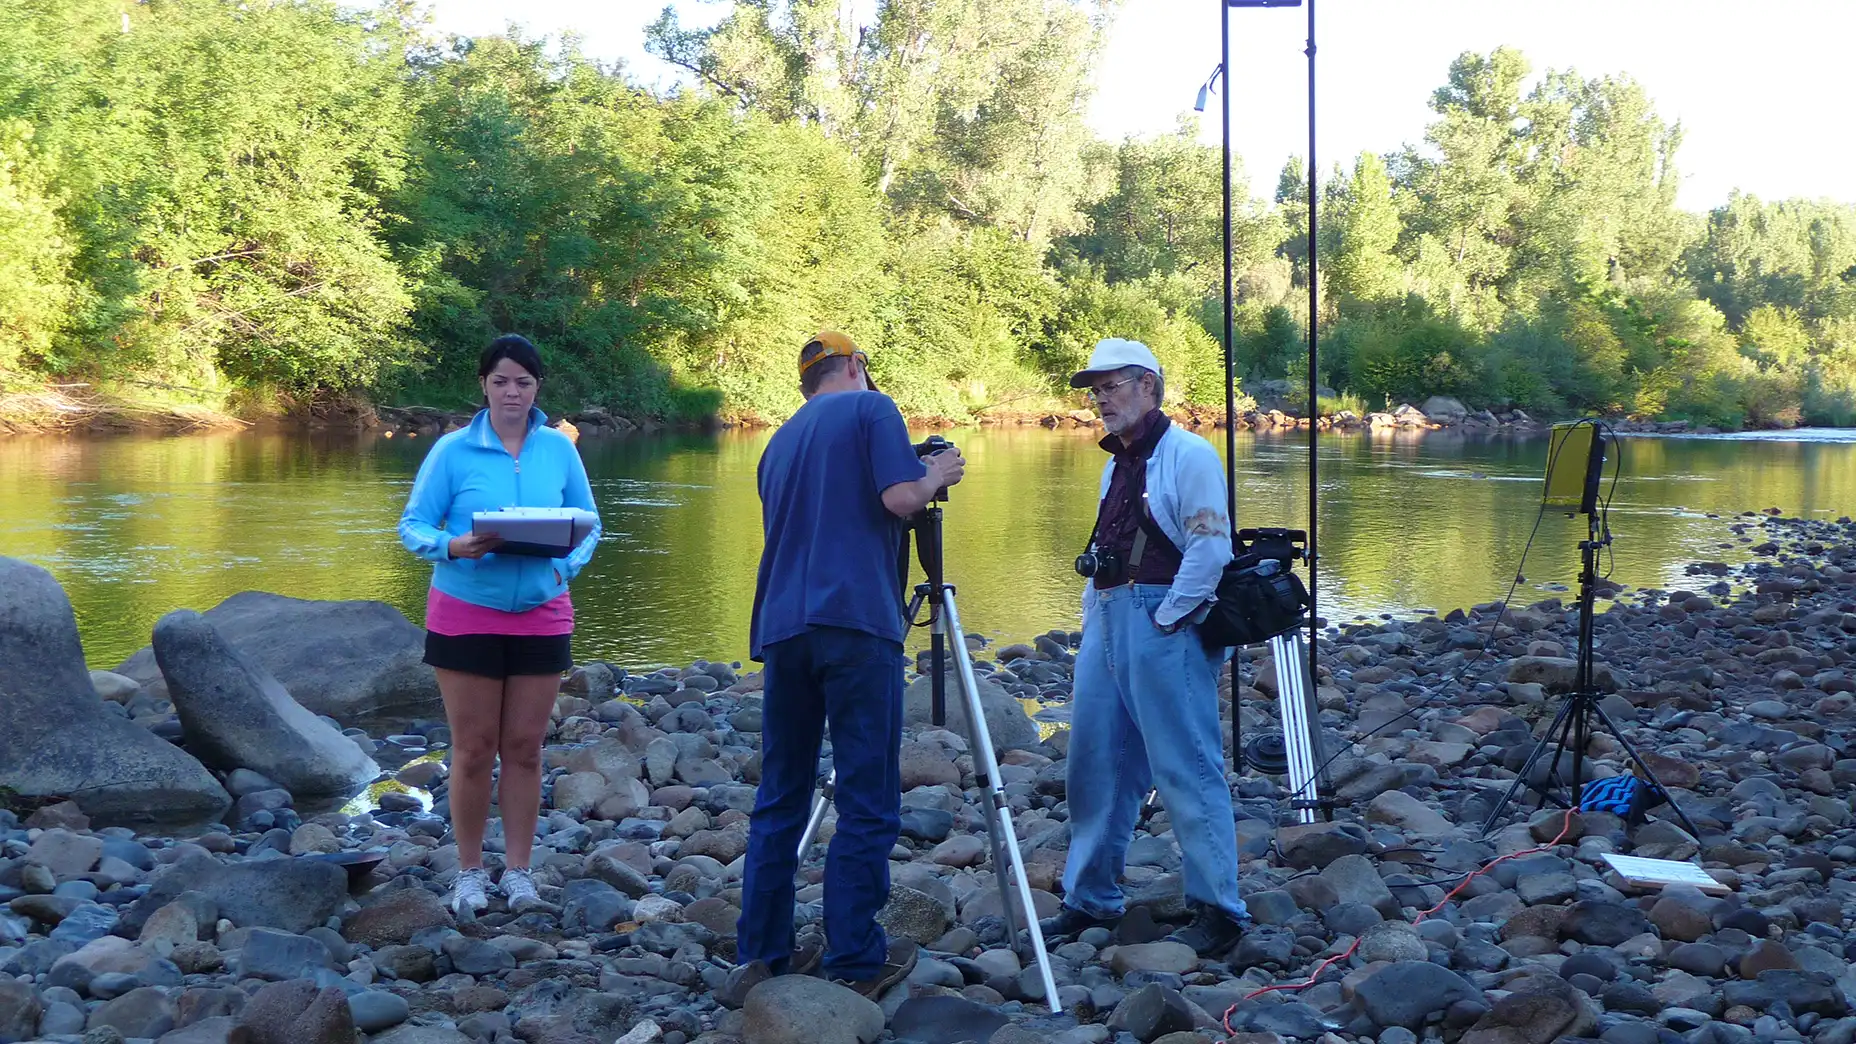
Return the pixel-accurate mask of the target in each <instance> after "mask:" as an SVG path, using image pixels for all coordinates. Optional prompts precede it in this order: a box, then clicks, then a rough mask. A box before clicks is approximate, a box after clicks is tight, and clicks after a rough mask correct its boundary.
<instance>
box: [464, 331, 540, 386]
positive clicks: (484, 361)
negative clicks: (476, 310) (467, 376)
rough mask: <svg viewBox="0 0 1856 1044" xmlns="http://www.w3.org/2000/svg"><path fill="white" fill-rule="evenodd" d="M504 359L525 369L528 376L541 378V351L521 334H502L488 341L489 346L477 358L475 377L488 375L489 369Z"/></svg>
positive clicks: (481, 377) (494, 367) (481, 378)
mask: <svg viewBox="0 0 1856 1044" xmlns="http://www.w3.org/2000/svg"><path fill="white" fill-rule="evenodd" d="M504 359H508V360H509V361H510V362H513V363H515V364H516V365H517V366H520V367H522V368H523V369H524V370H527V371H528V372H529V376H531V377H533V378H535V379H536V380H538V381H539V380H541V378H542V372H541V353H540V352H538V351H536V350H535V346H534V345H532V344H530V343H528V338H526V337H523V336H522V335H521V334H504V335H502V336H501V337H498V338H497V339H496V340H494V341H491V342H490V346H489V347H488V348H485V349H484V350H483V355H482V356H480V357H479V358H478V359H477V379H478V380H483V379H484V378H485V377H488V376H489V375H490V371H491V370H494V369H496V364H497V363H498V362H500V361H502V360H504Z"/></svg>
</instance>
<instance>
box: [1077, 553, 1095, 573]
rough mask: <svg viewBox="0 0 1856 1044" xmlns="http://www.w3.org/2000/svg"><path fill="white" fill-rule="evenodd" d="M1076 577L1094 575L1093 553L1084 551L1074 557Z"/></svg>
mask: <svg viewBox="0 0 1856 1044" xmlns="http://www.w3.org/2000/svg"><path fill="white" fill-rule="evenodd" d="M1076 575H1078V576H1094V575H1096V556H1095V552H1093V551H1085V552H1083V553H1082V554H1080V555H1077V556H1076Z"/></svg>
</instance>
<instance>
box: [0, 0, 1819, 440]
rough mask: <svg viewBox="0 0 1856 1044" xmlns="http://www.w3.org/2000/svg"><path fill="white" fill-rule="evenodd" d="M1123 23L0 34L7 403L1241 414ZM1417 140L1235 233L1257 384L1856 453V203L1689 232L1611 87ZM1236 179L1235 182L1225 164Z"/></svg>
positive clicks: (1008, 6)
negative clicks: (1816, 439) (662, 70)
mask: <svg viewBox="0 0 1856 1044" xmlns="http://www.w3.org/2000/svg"><path fill="white" fill-rule="evenodd" d="M1118 16H1119V17H1139V16H1140V15H1139V12H1138V10H1136V9H1135V8H1133V7H1129V8H1128V9H1126V10H1122V9H1121V8H1120V5H1118V4H1117V3H1115V2H1114V0H880V2H878V3H876V4H875V5H874V8H873V9H872V10H871V11H870V12H869V13H868V14H867V16H866V17H865V18H864V20H863V21H858V20H857V19H856V16H855V15H854V14H853V9H852V8H851V7H850V6H847V5H844V4H841V3H838V2H836V0H831V2H826V0H777V2H776V0H737V2H736V3H735V4H734V5H733V8H732V10H731V11H730V13H729V14H728V15H727V16H726V17H725V18H724V19H723V20H722V21H721V22H720V23H719V24H717V25H716V26H715V27H714V28H712V29H702V30H694V29H689V28H686V27H685V26H683V25H682V24H681V23H680V22H679V20H678V19H677V17H676V15H675V13H674V10H672V9H669V8H667V9H666V10H665V12H664V14H663V15H662V17H660V18H659V19H658V20H657V21H656V22H655V23H654V24H653V25H652V26H651V27H650V29H649V31H648V47H649V48H650V49H651V50H652V51H653V52H654V53H655V54H657V55H659V56H661V57H662V58H664V59H665V60H667V61H669V62H672V63H674V64H675V65H677V66H680V67H682V68H683V69H685V70H687V71H688V74H689V79H688V83H687V84H686V85H685V86H683V87H679V88H677V89H675V90H672V91H670V92H668V93H664V94H658V93H653V92H651V91H648V90H645V89H643V88H641V87H640V86H638V85H637V83H636V82H635V81H634V80H633V79H632V78H631V77H630V76H628V74H627V72H626V70H625V69H624V68H622V67H612V66H606V65H601V64H600V63H598V62H596V61H593V60H591V59H589V58H588V57H586V56H585V55H584V54H582V53H581V52H580V51H579V50H578V48H577V46H576V45H575V43H574V41H572V40H571V39H569V40H565V41H543V40H531V39H524V38H521V37H518V36H514V35H506V36H491V37H482V38H476V39H466V38H454V37H449V38H439V37H437V36H436V35H434V34H433V33H432V32H431V31H430V29H429V28H428V27H427V26H426V25H425V24H423V22H422V21H421V19H420V16H419V15H418V13H417V12H416V9H415V8H414V6H413V5H412V3H411V2H410V0H378V2H376V3H374V4H373V6H366V7H359V8H357V7H355V6H353V5H350V4H338V3H335V2H332V0H270V2H266V3H244V2H239V0H143V2H140V3H137V4H134V5H131V6H129V7H127V8H125V7H123V6H122V5H120V4H114V3H104V2H102V0H13V2H11V3H8V4H6V5H4V6H0V386H7V385H12V386H23V385H31V384H33V383H43V382H46V381H53V382H58V381H92V382H99V383H105V384H107V383H108V382H111V381H123V382H144V383H157V384H161V385H163V386H168V387H180V388H185V389H188V390H189V391H190V393H192V394H197V395H200V396H207V397H213V398H215V399H216V400H217V401H219V402H220V403H227V402H233V403H236V402H238V401H241V400H258V399H262V398H266V397H279V396H287V397H292V398H298V399H301V398H303V397H307V396H314V395H321V394H330V393H334V394H359V395H364V396H370V397H374V398H378V399H383V400H400V401H419V402H427V403H432V404H436V405H446V406H455V405H462V404H465V403H468V402H470V401H473V399H474V392H473V388H472V379H473V376H474V369H473V365H474V360H475V357H476V353H477V352H478V350H479V349H480V348H481V346H482V345H483V344H484V343H486V342H487V341H488V340H489V339H490V338H491V337H493V336H494V335H495V334H496V333H499V332H503V331H519V332H522V333H524V334H527V335H528V336H530V337H532V338H533V339H534V340H536V342H537V343H538V344H540V345H541V346H542V347H543V349H544V351H546V352H547V353H548V356H549V358H550V362H551V378H552V379H551V381H550V385H551V390H550V395H551V396H554V397H556V398H555V400H554V401H557V402H561V403H562V404H563V405H564V406H566V408H569V409H574V408H578V407H580V406H582V405H583V404H599V405H603V406H605V407H607V408H610V409H613V410H615V411H618V412H622V413H626V414H630V415H634V416H650V417H658V418H666V419H695V418H703V417H713V416H720V417H723V418H743V419H748V418H764V419H777V418H779V417H782V416H784V415H786V414H787V413H789V412H790V411H791V410H792V409H794V408H796V406H797V405H798V402H799V397H798V391H797V388H796V386H795V385H796V380H795V377H794V373H793V359H794V355H795V352H796V350H797V347H798V345H799V344H800V343H801V342H802V341H803V340H804V338H805V337H806V336H807V335H808V334H809V333H811V332H813V331H814V330H816V329H818V328H820V327H823V326H833V327H839V328H842V329H845V330H847V331H848V332H850V333H851V334H852V335H853V336H854V337H856V338H858V339H859V341H860V342H862V343H865V344H867V345H869V346H870V347H871V348H872V349H873V352H872V355H873V367H874V368H875V370H876V371H877V374H878V377H879V380H880V381H881V383H882V384H883V387H884V388H885V390H886V391H889V392H890V393H891V394H893V395H894V396H895V397H896V398H897V400H898V401H899V402H900V403H901V404H902V405H903V407H904V409H905V410H907V411H909V412H910V413H912V414H915V415H923V416H926V415H935V416H946V417H955V418H959V417H964V416H967V415H969V414H970V413H971V412H972V411H975V410H979V409H982V408H991V407H998V406H1003V405H1009V404H1012V403H1020V402H1023V403H1039V404H1050V403H1055V402H1057V401H1059V400H1061V399H1062V398H1063V397H1065V396H1067V395H1069V394H1070V393H1069V392H1068V390H1067V388H1066V386H1065V381H1064V378H1065V376H1067V374H1068V372H1069V371H1070V370H1071V369H1072V368H1074V367H1075V366H1076V365H1077V364H1078V362H1079V360H1081V359H1082V358H1084V357H1086V354H1087V352H1088V349H1089V346H1090V344H1091V343H1092V342H1093V341H1094V340H1095V339H1096V338H1098V337H1101V336H1106V335H1109V334H1116V335H1121V336H1135V337H1140V338H1142V339H1145V340H1147V341H1148V342H1149V343H1150V344H1151V345H1152V346H1153V347H1154V349H1155V351H1156V353H1157V354H1158V355H1159V356H1160V358H1161V359H1162V360H1163V361H1164V362H1165V363H1166V364H1167V367H1168V371H1169V376H1170V377H1171V378H1172V379H1171V380H1169V382H1168V388H1169V394H1170V395H1171V396H1174V397H1176V398H1178V399H1179V400H1181V401H1185V402H1196V403H1204V404H1218V403H1222V401H1223V398H1224V391H1223V363H1222V356H1221V352H1220V348H1219V344H1218V340H1217V338H1218V336H1219V334H1220V332H1221V330H1222V322H1221V316H1220V307H1219V301H1220V287H1219V280H1220V277H1221V273H1222V257H1221V244H1220V237H1219V228H1220V222H1219V170H1220V167H1219V156H1218V152H1217V150H1216V149H1215V148H1207V147H1205V146H1204V145H1202V144H1200V142H1199V135H1198V132H1197V127H1196V125H1195V124H1192V123H1189V122H1182V124H1181V126H1180V127H1179V129H1178V130H1177V131H1176V132H1174V133H1170V134H1162V135H1156V136H1152V137H1145V138H1134V139H1129V140H1124V141H1118V142H1110V141H1102V140H1098V139H1096V138H1095V137H1094V136H1093V135H1092V134H1091V133H1090V131H1089V130H1088V128H1087V126H1086V124H1085V122H1084V113H1085V111H1086V107H1087V103H1088V101H1089V96H1090V90H1091V86H1090V85H1091V82H1092V74H1093V72H1094V67H1095V63H1096V61H1097V58H1098V56H1099V53H1100V51H1101V47H1102V44H1103V40H1104V36H1105V33H1106V31H1107V28H1108V26H1109V25H1110V23H1111V21H1112V19H1114V18H1115V17H1118ZM1430 103H1431V110H1432V113H1433V118H1432V121H1431V123H1430V125H1429V127H1428V129H1427V131H1426V133H1425V136H1424V140H1423V141H1422V142H1421V143H1416V144H1413V145H1408V146H1404V147H1401V148H1397V149H1393V150H1389V151H1388V152H1386V153H1384V154H1370V153H1369V154H1362V155H1360V156H1357V157H1354V158H1352V159H1351V160H1350V161H1348V162H1347V163H1346V164H1344V165H1340V166H1336V167H1335V168H1333V169H1332V171H1331V172H1328V173H1327V174H1325V175H1324V177H1323V178H1322V186H1321V189H1320V192H1321V195H1320V199H1321V203H1322V214H1323V218H1324V220H1323V223H1322V226H1321V236H1322V241H1321V248H1322V249H1321V252H1320V256H1321V257H1322V259H1323V270H1322V273H1321V276H1322V279H1321V286H1322V290H1323V294H1322V296H1321V300H1320V303H1319V311H1318V314H1317V315H1315V316H1313V317H1311V316H1310V315H1309V314H1308V302H1307V295H1306V292H1305V290H1306V286H1307V280H1308V278H1309V273H1308V257H1309V249H1308V242H1307V233H1306V215H1307V207H1308V198H1307V181H1306V175H1305V168H1304V167H1303V165H1302V161H1301V160H1299V159H1291V161H1290V162H1289V163H1288V164H1287V165H1286V166H1285V168H1284V169H1283V171H1282V177H1281V179H1280V183H1279V184H1280V187H1279V189H1278V191H1277V192H1276V193H1275V195H1274V198H1271V199H1258V198H1253V197H1251V196H1250V195H1249V193H1248V192H1247V191H1244V190H1243V189H1242V186H1244V185H1246V184H1247V181H1246V180H1245V179H1244V178H1243V176H1242V175H1241V174H1239V175H1238V176H1237V178H1236V184H1237V185H1238V186H1240V188H1239V195H1238V198H1237V199H1236V200H1235V201H1234V219H1235V220H1234V225H1235V228H1234V233H1235V235H1234V239H1235V244H1234V246H1235V249H1234V255H1235V257H1234V260H1235V289H1236V295H1237V300H1238V314H1237V319H1238V337H1237V342H1236V344H1235V346H1234V349H1235V357H1236V371H1237V376H1238V377H1239V378H1241V379H1246V380H1253V381H1254V380H1259V379H1274V378H1279V377H1282V376H1285V375H1286V374H1288V373H1291V372H1295V371H1297V370H1299V363H1298V359H1299V358H1300V353H1301V351H1302V348H1301V339H1302V331H1303V330H1304V329H1305V328H1306V324H1307V323H1308V322H1310V320H1311V318H1312V319H1313V320H1315V321H1317V322H1319V324H1320V328H1321V359H1320V368H1321V370H1322V373H1323V376H1324V377H1325V378H1326V379H1327V381H1328V382H1329V383H1330V384H1332V385H1333V386H1334V387H1336V388H1338V389H1340V390H1342V391H1343V392H1346V393H1351V395H1352V396H1354V397H1355V398H1356V400H1358V401H1359V402H1362V403H1365V404H1369V405H1371V406H1373V407H1377V406H1378V405H1379V404H1380V403H1381V402H1382V401H1387V400H1399V399H1421V398H1422V397H1424V396H1428V395H1431V394H1440V393H1441V394H1451V395H1457V396H1459V397H1461V398H1464V399H1465V400H1467V401H1469V402H1470V403H1472V404H1473V405H1478V406H1490V407H1502V406H1511V405H1512V406H1520V407H1524V408H1528V409H1534V410H1540V411H1545V412H1548V413H1554V412H1570V411H1574V410H1580V411H1584V410H1602V411H1610V412H1617V413H1628V414H1632V415H1637V416H1643V417H1687V418H1692V419H1695V420H1698V421H1703V422H1708V423H1716V424H1729V425H1731V424H1741V423H1751V424H1790V423H1799V422H1813V423H1832V424H1852V423H1856V206H1852V205H1851V204H1850V203H1848V202H1833V201H1828V200H1780V201H1764V200H1761V199H1759V198H1757V197H1755V196H1752V195H1747V194H1736V195H1735V196H1733V197H1732V198H1731V199H1729V200H1726V201H1725V202H1723V203H1722V204H1721V205H1720V206H1719V207H1717V208H1715V209H1714V210H1713V211H1711V212H1710V213H1708V214H1706V215H1694V214H1690V213H1687V212H1684V211H1682V210H1681V209H1679V208H1678V207H1677V205H1676V202H1675V198H1676V184H1677V176H1678V168H1677V155H1678V151H1679V148H1680V144H1681V138H1682V134H1681V128H1680V126H1678V125H1675V124H1672V123H1670V122H1668V121H1666V120H1664V119H1663V118H1662V117H1661V116H1659V115H1658V114H1657V112H1656V109H1655V106H1654V104H1653V102H1652V100H1651V95H1650V92H1649V91H1648V90H1647V89H1646V87H1645V86H1644V85H1641V84H1638V83H1637V82H1635V81H1633V80H1632V79H1630V78H1629V77H1628V76H1626V75H1623V74H1621V73H1619V74H1610V75H1602V76H1597V77H1588V76H1584V75H1581V74H1580V73H1578V72H1576V71H1574V70H1548V71H1546V72H1545V73H1543V74H1541V75H1538V76H1537V75H1535V73H1534V70H1533V69H1532V68H1531V66H1530V65H1529V63H1528V62H1527V60H1526V58H1525V57H1524V56H1523V55H1522V54H1521V53H1520V52H1519V51H1517V50H1513V49H1510V48H1499V49H1497V50H1495V51H1493V52H1490V53H1487V54H1475V53H1468V54H1464V55H1462V56H1460V57H1459V58H1458V59H1457V60H1456V61H1454V62H1453V63H1451V66H1450V68H1449V69H1448V70H1444V80H1443V83H1442V85H1441V86H1440V87H1439V88H1438V89H1437V90H1436V92H1435V93H1434V94H1433V95H1432V97H1431V99H1430ZM1240 164H1241V161H1240Z"/></svg>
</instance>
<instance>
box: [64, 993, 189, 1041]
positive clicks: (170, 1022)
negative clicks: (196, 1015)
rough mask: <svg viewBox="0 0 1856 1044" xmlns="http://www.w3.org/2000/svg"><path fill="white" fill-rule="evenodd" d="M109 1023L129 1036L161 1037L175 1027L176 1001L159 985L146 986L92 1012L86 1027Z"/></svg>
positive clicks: (107, 1024) (90, 1028)
mask: <svg viewBox="0 0 1856 1044" xmlns="http://www.w3.org/2000/svg"><path fill="white" fill-rule="evenodd" d="M102 1026H108V1027H109V1028H111V1029H113V1030H115V1031H116V1032H118V1033H120V1034H122V1035H123V1036H125V1037H159V1036H161V1035H162V1034H163V1033H166V1032H167V1031H168V1030H171V1029H173V1028H174V1004H173V1002H171V1001H169V1000H168V995H167V991H166V990H163V989H161V988H160V987H159V986H144V987H142V988H141V989H137V990H130V991H129V992H128V993H125V994H123V995H122V996H120V997H118V998H116V999H115V1000H112V1001H109V1002H107V1003H105V1004H104V1005H103V1006H102V1007H100V1008H98V1009H97V1010H95V1011H93V1012H91V1013H90V1018H89V1019H88V1020H86V1021H85V1023H84V1028H85V1029H86V1030H95V1029H97V1028H99V1027H102Z"/></svg>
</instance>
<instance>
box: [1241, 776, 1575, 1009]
mask: <svg viewBox="0 0 1856 1044" xmlns="http://www.w3.org/2000/svg"><path fill="white" fill-rule="evenodd" d="M1573 811H1574V810H1573V809H1570V808H1569V809H1567V810H1566V819H1565V820H1564V821H1563V822H1562V823H1561V824H1560V832H1559V834H1557V835H1556V836H1555V837H1554V838H1553V840H1551V841H1549V842H1547V843H1546V844H1544V845H1537V846H1535V847H1533V848H1524V849H1522V850H1521V851H1519V852H1510V853H1508V854H1507V855H1505V856H1500V857H1498V858H1495V859H1491V860H1489V864H1488V865H1487V866H1485V867H1483V868H1482V869H1480V870H1477V871H1475V872H1474V873H1472V874H1470V875H1468V876H1467V877H1465V878H1463V879H1462V880H1461V881H1458V882H1457V885H1456V887H1455V888H1452V889H1450V891H1449V892H1448V893H1447V894H1445V896H1444V897H1443V899H1441V900H1440V901H1439V902H1438V903H1437V905H1436V906H1433V907H1431V908H1430V909H1429V910H1426V911H1424V912H1423V913H1421V914H1419V915H1418V916H1416V917H1414V918H1412V921H1411V923H1412V924H1414V925H1416V924H1418V923H1419V922H1421V921H1423V920H1424V919H1425V918H1426V917H1429V916H1430V915H1432V914H1434V913H1436V912H1437V911H1439V910H1441V909H1443V908H1444V906H1445V905H1446V904H1448V903H1449V902H1450V900H1452V899H1455V898H1456V897H1457V893H1459V892H1461V891H1462V890H1463V889H1465V888H1467V887H1469V883H1470V882H1471V881H1474V880H1475V879H1476V878H1478V877H1481V876H1482V875H1483V874H1486V873H1488V872H1489V871H1490V870H1493V869H1495V868H1496V867H1497V866H1499V865H1501V864H1502V863H1505V862H1507V861H1508V860H1510V859H1518V858H1520V857H1521V856H1528V855H1534V854H1536V853H1539V852H1550V851H1552V850H1553V849H1554V848H1555V847H1556V846H1558V845H1559V843H1560V842H1561V841H1563V840H1565V838H1566V835H1567V834H1568V833H1571V832H1572V814H1573ZM1359 948H1360V940H1358V939H1355V940H1354V941H1353V945H1352V946H1349V947H1347V952H1345V953H1340V954H1336V955H1334V956H1332V957H1329V958H1328V959H1327V960H1325V961H1322V962H1321V963H1320V964H1318V965H1316V966H1315V970H1314V973H1313V974H1312V975H1310V976H1309V977H1308V978H1307V979H1304V980H1303V981H1301V982H1291V983H1282V984H1280V985H1277V986H1265V987H1263V988H1262V989H1260V990H1256V991H1254V992H1252V993H1247V994H1245V995H1244V996H1243V997H1242V998H1241V999H1240V1000H1238V1002H1237V1003H1236V1004H1233V1005H1231V1006H1230V1007H1229V1008H1226V1009H1225V1012H1224V1016H1223V1017H1222V1018H1220V1019H1219V1020H1218V1021H1219V1022H1221V1023H1222V1024H1223V1025H1224V1031H1225V1033H1226V1034H1227V1035H1228V1036H1232V1037H1235V1036H1236V1035H1237V1031H1236V1030H1234V1029H1232V1028H1231V1016H1232V1015H1233V1014H1235V1013H1236V1012H1237V1009H1238V1007H1239V1006H1241V1005H1242V1004H1243V1003H1244V1002H1245V1001H1248V1000H1254V999H1255V998H1257V997H1261V996H1263V995H1264V994H1266V993H1275V992H1277V991H1282V990H1305V989H1307V988H1308V987H1310V986H1313V985H1314V984H1315V983H1316V982H1317V981H1318V980H1319V979H1320V978H1321V973H1322V972H1325V971H1327V970H1328V968H1329V967H1330V966H1331V965H1333V964H1334V963H1335V962H1337V961H1344V960H1346V959H1347V958H1349V957H1352V956H1353V952H1354V951H1355V950H1358V949H1359Z"/></svg>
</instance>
